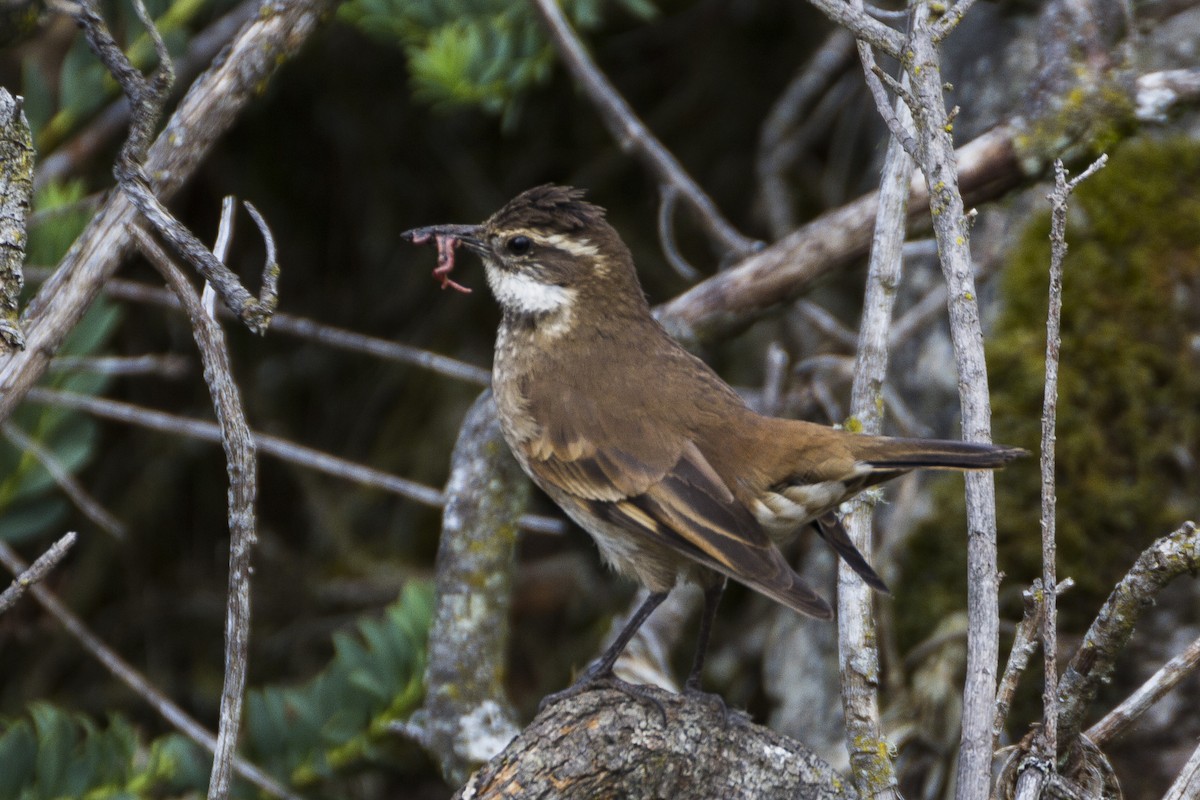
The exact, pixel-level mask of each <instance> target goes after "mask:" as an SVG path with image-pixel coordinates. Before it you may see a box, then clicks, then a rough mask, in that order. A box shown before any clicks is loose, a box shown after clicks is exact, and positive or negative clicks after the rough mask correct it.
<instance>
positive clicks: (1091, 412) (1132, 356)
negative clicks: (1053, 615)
mask: <svg viewBox="0 0 1200 800" xmlns="http://www.w3.org/2000/svg"><path fill="white" fill-rule="evenodd" d="M1049 230H1050V227H1049V215H1048V213H1045V214H1040V215H1039V216H1038V218H1037V219H1036V220H1034V221H1033V222H1031V223H1030V224H1029V225H1028V227H1027V228H1026V230H1025V232H1024V234H1023V235H1022V236H1021V239H1020V241H1019V243H1018V244H1017V245H1016V246H1015V248H1014V251H1013V253H1012V260H1011V264H1010V265H1009V267H1008V269H1007V270H1006V271H1005V273H1004V278H1003V281H1004V284H1003V297H1004V300H1005V304H1006V305H1005V309H1004V311H1003V313H1002V315H1001V317H1000V319H999V320H998V322H997V325H996V330H995V335H994V337H993V339H992V341H991V343H990V345H989V351H990V352H989V366H990V371H991V384H992V389H993V393H992V409H993V415H994V424H995V438H996V440H997V441H1004V442H1007V443H1011V444H1017V445H1021V446H1023V447H1026V448H1029V449H1030V450H1032V451H1034V452H1036V451H1037V450H1038V447H1039V443H1040V438H1041V408H1042V386H1043V379H1044V372H1045V365H1044V354H1045V336H1046V332H1045V315H1046V302H1047V301H1046V297H1047V291H1048V288H1047V287H1048V280H1049V278H1048V265H1049V263H1050V254H1049V242H1048V234H1049ZM1067 240H1068V243H1069V244H1070V251H1069V253H1068V255H1067V259H1066V263H1065V265H1064V280H1063V284H1064V290H1063V292H1064V298H1063V315H1062V350H1061V366H1060V369H1059V399H1058V432H1057V433H1058V440H1057V445H1056V460H1057V471H1056V482H1057V488H1058V518H1057V534H1058V536H1057V538H1058V552H1059V567H1058V570H1059V574H1060V575H1063V576H1066V575H1070V576H1071V577H1073V578H1074V579H1075V580H1076V582H1077V583H1078V585H1079V589H1077V590H1076V591H1073V592H1072V593H1071V595H1069V596H1068V597H1066V598H1064V607H1065V608H1066V609H1067V611H1068V613H1067V616H1066V618H1065V620H1064V622H1065V624H1066V625H1068V626H1074V627H1079V626H1082V625H1084V624H1086V622H1087V620H1088V619H1089V618H1090V615H1091V614H1093V613H1094V612H1095V609H1096V607H1097V606H1098V604H1099V603H1100V602H1101V601H1102V599H1103V598H1104V597H1105V596H1106V595H1107V593H1108V592H1109V591H1110V590H1111V589H1112V586H1113V585H1114V583H1115V582H1116V581H1117V580H1118V579H1119V578H1120V577H1121V576H1122V575H1123V574H1124V573H1125V571H1126V570H1127V569H1128V568H1129V566H1130V565H1131V564H1132V563H1133V561H1134V559H1135V558H1136V556H1137V554H1138V553H1140V552H1141V551H1142V550H1143V549H1144V548H1145V547H1146V546H1148V545H1149V544H1150V542H1152V541H1153V540H1154V539H1155V538H1156V537H1158V536H1161V535H1163V534H1164V533H1166V532H1168V531H1170V530H1173V529H1174V528H1175V527H1176V526H1177V525H1178V524H1179V523H1180V522H1181V521H1182V520H1184V519H1187V518H1194V517H1195V515H1196V513H1197V498H1198V497H1200V472H1198V471H1197V470H1196V468H1195V462H1196V460H1197V458H1200V415H1198V414H1197V408H1198V406H1197V398H1200V348H1197V346H1196V343H1197V339H1196V331H1198V330H1200V146H1198V145H1197V144H1196V143H1195V142H1194V141H1191V140H1188V139H1183V138H1180V139H1170V140H1165V141H1164V140H1158V139H1152V138H1142V139H1137V140H1131V141H1130V142H1128V143H1127V144H1126V145H1124V146H1123V147H1121V148H1120V149H1119V150H1118V151H1116V152H1115V153H1114V155H1113V157H1112V159H1111V160H1110V161H1109V163H1108V166H1107V167H1106V168H1105V169H1103V170H1101V171H1100V172H1099V173H1097V174H1096V175H1095V176H1093V177H1092V178H1090V179H1089V180H1088V181H1086V182H1085V183H1083V184H1082V185H1081V186H1080V188H1079V189H1078V190H1077V191H1076V193H1075V194H1074V195H1073V196H1072V198H1071V215H1070V218H1069V220H1068V226H1067ZM960 489H961V479H960V480H957V481H947V482H946V483H944V484H943V485H942V487H940V488H939V489H938V490H937V494H936V500H935V502H936V507H938V508H941V509H943V511H942V512H941V513H939V514H938V516H937V517H936V518H934V519H933V520H931V521H930V523H929V524H928V525H927V526H925V528H924V529H923V531H922V532H921V533H920V535H918V536H917V537H916V539H915V542H914V544H913V547H912V550H911V551H910V552H909V554H908V558H907V566H906V579H905V582H904V583H905V585H906V586H908V587H914V588H913V589H910V590H909V591H915V592H919V593H920V595H921V599H920V602H918V601H917V599H916V598H911V600H912V604H911V605H909V604H908V603H905V602H902V600H903V598H897V604H896V606H897V608H898V609H904V608H906V607H907V608H913V609H920V610H919V611H917V612H914V613H915V614H919V615H920V616H921V617H924V618H925V620H927V619H929V615H931V614H938V613H941V612H944V611H946V610H947V609H949V608H951V607H961V605H962V598H963V597H964V596H965V586H964V583H963V582H964V580H965V568H964V562H965V545H964V543H963V542H962V538H961V536H960V534H959V533H958V532H960V531H961V530H962V523H961V521H959V522H958V523H957V524H956V523H954V522H952V521H950V520H952V519H954V518H956V517H957V518H958V519H959V520H961V516H962V513H963V512H962V494H961V491H960ZM1039 491H1040V489H1039V474H1038V470H1037V469H1036V466H1033V467H1031V466H1029V465H1017V466H1015V467H1014V468H1010V469H1009V470H1006V471H1005V472H1004V473H1003V474H1002V475H1001V476H999V478H998V479H997V507H998V514H999V526H1000V527H999V537H1000V542H999V543H1000V549H1001V550H1000V563H1001V568H1002V569H1003V570H1005V572H1006V573H1007V574H1008V575H1009V576H1010V578H1011V579H1012V580H1015V581H1017V582H1019V583H1021V584H1027V583H1028V582H1029V581H1030V580H1031V579H1032V578H1034V577H1036V576H1038V575H1040V573H1041V566H1040V564H1041V561H1040V547H1041V545H1040V534H1039V524H1038V523H1039V519H1040V511H1041V509H1040V500H1039V497H1040V494H1039ZM942 531H954V532H955V533H953V534H951V535H952V536H953V537H954V541H952V542H947V541H945V539H944V537H943V535H942V533H941V532H942ZM931 587H939V589H938V591H935V592H931V591H930V588H931ZM904 591H905V589H904V588H901V590H900V593H903V592H904ZM930 603H932V604H933V605H934V606H936V608H932V609H931V608H930ZM1071 609H1075V612H1074V618H1073V619H1072V616H1071ZM935 618H936V617H935ZM906 624H907V626H908V631H907V632H908V633H909V634H910V635H912V636H915V635H917V631H918V629H921V628H927V627H928V623H927V622H925V621H923V620H921V619H917V618H916V617H915V616H913V617H912V618H911V619H909V620H908V621H907V623H906Z"/></svg>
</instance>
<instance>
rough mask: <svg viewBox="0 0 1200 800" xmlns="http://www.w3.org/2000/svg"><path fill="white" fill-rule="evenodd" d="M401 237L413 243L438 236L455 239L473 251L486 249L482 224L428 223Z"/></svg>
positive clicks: (422, 242) (420, 242)
mask: <svg viewBox="0 0 1200 800" xmlns="http://www.w3.org/2000/svg"><path fill="white" fill-rule="evenodd" d="M400 238H401V239H403V240H404V241H406V242H412V243H413V244H425V243H426V242H430V241H435V240H436V239H438V238H443V239H453V240H455V241H457V242H458V243H459V244H461V245H464V246H465V247H466V248H467V249H468V250H470V251H471V252H472V253H476V254H480V255H481V254H483V252H484V251H485V249H486V246H485V243H484V240H483V226H481V225H427V226H425V227H424V228H413V229H412V230H411V231H405V232H404V233H402V234H400Z"/></svg>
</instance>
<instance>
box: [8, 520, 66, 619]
mask: <svg viewBox="0 0 1200 800" xmlns="http://www.w3.org/2000/svg"><path fill="white" fill-rule="evenodd" d="M77 538H78V535H77V534H76V533H75V532H74V531H71V532H69V533H66V534H63V537H62V538H61V539H59V540H58V541H57V542H55V543H54V544H52V545H50V548H49V549H48V550H46V552H44V553H42V554H41V555H40V556H38V558H37V560H36V561H34V562H33V564H32V565H30V566H28V567H24V566H22V567H21V568H20V569H13V570H12V571H13V572H14V573H16V575H17V577H16V579H15V580H13V582H12V583H11V584H10V585H9V587H8V588H7V589H5V590H4V591H3V592H2V593H0V614H3V613H4V612H5V611H8V610H9V609H10V608H12V607H13V606H14V605H16V602H17V601H18V600H20V599H21V597H22V595H24V594H25V592H26V591H27V590H28V589H30V588H32V587H33V586H34V584H36V583H39V582H41V580H42V579H43V578H45V577H46V575H47V574H49V572H50V570H52V569H54V568H55V567H57V566H58V562H60V561H62V560H63V559H64V558H66V555H67V552H68V551H69V550H70V549H71V548H72V547H74V546H75V540H76V539H77Z"/></svg>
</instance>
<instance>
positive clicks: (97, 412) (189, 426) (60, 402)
mask: <svg viewBox="0 0 1200 800" xmlns="http://www.w3.org/2000/svg"><path fill="white" fill-rule="evenodd" d="M28 399H29V401H30V402H33V403H43V404H45V405H53V406H58V407H61V408H71V409H75V410H77V411H86V412H87V413H89V414H92V415H94V416H97V417H101V418H103V419H110V420H113V421H114V422H121V423H124V424H126V425H137V426H139V427H142V428H149V429H150V430H155V431H159V432H161V433H166V434H169V435H172V436H186V437H188V438H191V439H199V440H201V441H205V442H213V443H219V442H220V441H221V429H220V427H219V426H217V425H215V424H213V423H211V422H207V421H204V420H199V419H191V418H188V417H180V416H176V415H174V414H167V413H165V412H162V411H155V410H153V409H149V408H143V407H141V406H135V405H131V404H129V403H122V402H120V401H118V400H109V399H106V398H103V397H94V396H92V395H86V394H77V393H75V392H64V391H59V390H55V389H43V388H40V387H39V388H36V389H32V390H31V391H30V392H29V395H28ZM254 445H255V447H256V448H257V449H258V451H259V452H260V453H262V454H263V455H269V456H273V457H275V458H278V459H280V460H281V461H286V462H288V463H290V464H296V465H298V466H302V467H305V468H307V469H312V470H316V471H317V472H323V473H325V474H326V475H332V476H334V477H337V478H342V479H343V480H348V481H354V482H355V483H359V484H361V485H363V486H367V487H370V488H373V489H381V490H383V491H385V492H390V493H392V494H395V495H399V496H401V497H404V498H407V499H409V500H413V501H415V502H417V503H420V504H422V505H426V506H432V507H435V508H440V507H442V506H443V505H444V504H445V498H444V496H443V494H442V493H441V492H440V491H438V490H437V489H434V488H433V487H430V486H425V485H424V484H421V483H417V482H416V481H410V480H408V479H406V478H401V477H399V476H398V475H392V474H390V473H387V472H383V471H381V470H377V469H372V468H371V467H368V466H365V465H363V464H357V463H355V462H353V461H349V460H347V459H344V458H339V457H338V456H333V455H330V454H329V453H323V452H321V451H320V450H315V449H313V448H311V447H305V446H304V445H301V444H296V443H295V442H290V441H288V440H286V439H281V438H280V437H278V436H271V435H269V434H265V433H255V434H254ZM521 528H522V529H523V530H527V531H530V532H531V533H543V534H550V535H559V534H561V533H562V532H563V531H564V530H566V526H565V524H564V523H563V521H562V520H561V519H557V518H555V517H545V516H539V515H536V514H526V515H524V516H522V517H521Z"/></svg>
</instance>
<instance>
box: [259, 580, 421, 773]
mask: <svg viewBox="0 0 1200 800" xmlns="http://www.w3.org/2000/svg"><path fill="white" fill-rule="evenodd" d="M432 618H433V589H432V587H431V586H429V585H428V584H420V585H418V584H409V585H408V586H407V587H406V588H405V590H404V594H403V595H402V596H401V598H400V600H399V601H397V602H396V603H394V604H392V605H391V606H389V607H388V608H387V610H386V611H385V612H384V615H383V616H382V617H381V618H379V619H364V620H361V621H360V622H359V623H358V625H357V631H356V632H355V633H354V634H350V633H345V632H343V633H339V634H337V635H336V636H334V651H335V655H334V658H333V661H331V662H330V664H329V665H328V666H327V667H326V668H325V669H324V670H323V671H322V672H321V673H320V674H319V675H317V676H316V677H315V678H313V679H312V680H310V681H309V682H307V683H305V684H304V685H302V686H298V687H291V688H279V687H267V688H266V689H261V690H255V691H252V692H250V693H249V694H248V695H247V698H246V708H247V715H246V736H245V742H246V755H247V757H248V758H250V759H251V760H252V761H254V762H255V763H257V764H260V765H262V766H263V767H264V768H266V769H267V770H269V771H270V772H272V773H273V774H275V775H279V776H281V777H282V778H283V779H284V780H286V781H288V782H290V783H291V784H292V785H294V786H307V785H310V784H313V783H315V782H317V781H320V780H327V779H329V778H332V777H333V776H334V773H335V772H336V771H337V770H340V769H345V768H347V767H349V766H350V765H353V764H359V763H361V762H364V761H387V760H388V756H387V753H388V749H389V747H391V746H394V745H395V743H396V735H395V734H394V733H389V732H388V730H387V728H388V725H389V724H390V723H392V722H395V721H397V720H400V719H404V718H405V717H407V716H408V714H410V713H411V712H412V711H413V710H414V709H415V708H416V706H417V704H418V703H419V701H420V699H421V696H422V691H423V689H422V685H421V679H422V676H423V675H424V672H425V652H426V642H427V640H428V639H429V625H430V622H431V620H432Z"/></svg>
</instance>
